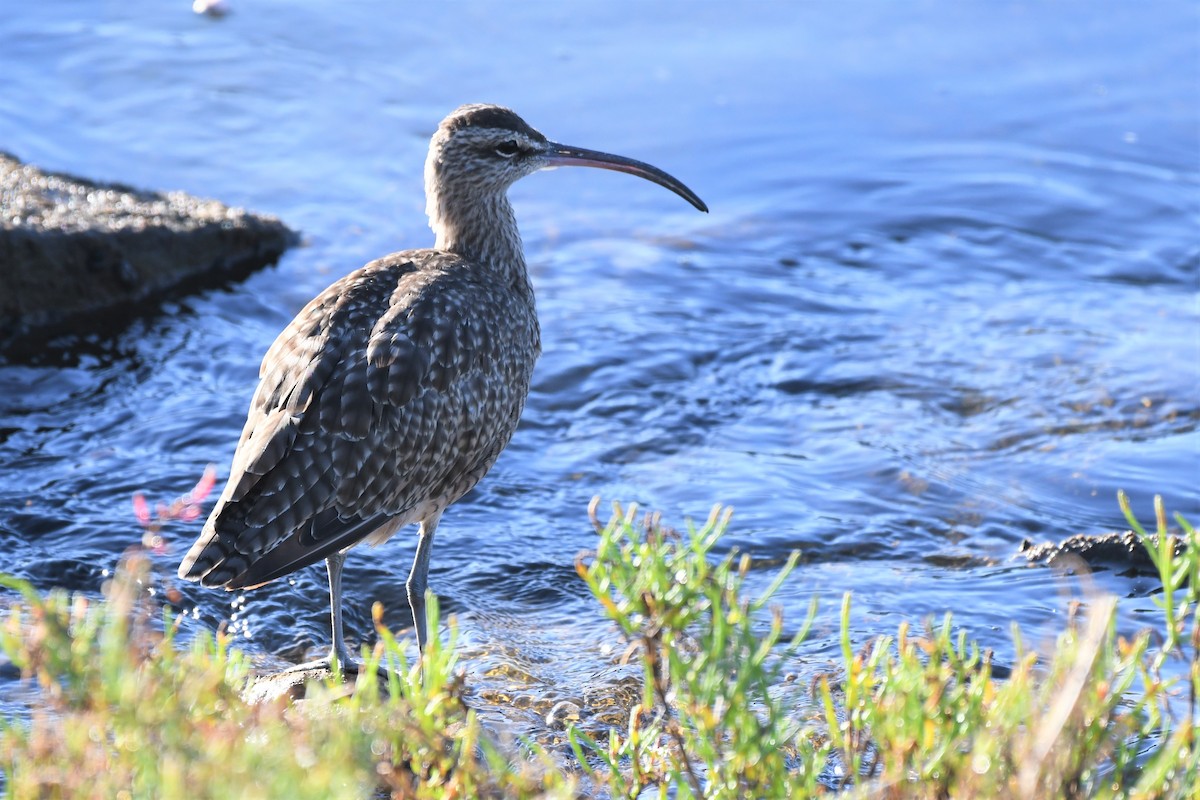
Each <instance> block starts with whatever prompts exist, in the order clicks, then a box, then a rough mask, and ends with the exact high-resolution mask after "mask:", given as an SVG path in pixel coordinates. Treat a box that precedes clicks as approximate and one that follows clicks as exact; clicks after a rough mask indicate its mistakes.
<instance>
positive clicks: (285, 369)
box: [179, 105, 708, 666]
mask: <svg viewBox="0 0 1200 800" xmlns="http://www.w3.org/2000/svg"><path fill="white" fill-rule="evenodd" d="M567 165H576V166H587V167H602V168H604V169H612V170H617V171H620V172H627V173H629V174H632V175H637V176H639V177H642V178H645V179H647V180H650V181H653V182H654V183H657V184H659V185H660V186H664V187H666V188H667V189H670V190H671V191H673V192H675V193H676V194H678V195H680V196H681V197H683V198H684V199H685V200H687V201H688V202H689V203H691V204H692V205H693V206H695V207H696V208H698V209H699V210H701V211H707V210H708V208H707V207H706V206H705V205H704V202H703V201H701V200H700V198H699V197H697V196H696V195H695V193H693V192H692V191H691V190H690V189H688V188H687V187H686V186H684V185H683V184H682V183H680V182H679V181H678V180H676V179H675V178H673V177H672V176H670V175H668V174H667V173H665V172H663V171H662V170H660V169H658V168H656V167H652V166H650V165H649V164H644V163H642V162H640V161H634V160H633V159H628V158H623V157H621V156H614V155H609V154H607V153H600V152H596V151H594V150H585V149H583V148H579V147H569V146H567V145H562V144H557V143H555V142H551V141H549V140H548V139H546V137H545V136H543V135H542V134H541V133H539V132H537V131H536V130H534V129H533V128H531V127H530V126H529V125H527V124H526V123H525V121H524V120H522V119H521V118H520V117H518V116H517V115H516V114H515V113H513V112H512V111H510V110H508V109H506V108H501V107H499V106H494V105H466V106H462V107H461V108H459V109H457V110H456V111H455V112H454V113H452V114H450V116H448V117H446V118H445V119H444V120H442V123H441V125H439V126H438V129H437V132H436V133H435V134H434V135H433V139H432V140H431V142H430V144H429V156H428V158H427V159H426V161H425V194H426V213H427V214H428V215H429V225H430V227H431V228H432V229H433V231H434V233H435V234H436V237H437V241H436V243H435V245H434V249H432V250H405V251H403V252H399V253H393V254H392V255H389V256H385V257H383V258H381V259H378V260H376V261H372V262H371V263H369V264H367V265H366V266H364V267H362V268H361V269H359V270H357V271H355V272H352V273H350V274H349V275H347V276H346V277H344V278H342V279H341V280H339V281H337V282H335V283H334V284H333V285H332V286H330V287H329V288H328V289H326V290H325V291H323V292H321V294H320V295H318V296H317V297H316V299H314V300H313V301H312V302H310V303H309V304H308V305H307V306H305V307H304V309H303V310H302V311H301V312H300V313H299V314H297V315H296V318H295V319H293V320H292V322H291V324H289V325H288V326H287V328H285V329H284V331H283V333H281V334H280V335H279V337H278V338H277V339H276V340H275V343H274V344H272V345H271V348H270V349H269V350H268V351H267V354H266V356H265V357H264V358H263V362H262V366H261V368H260V369H259V377H260V380H259V384H258V388H257V389H256V390H255V393H254V398H253V400H251V402H250V412H249V415H248V417H247V419H246V425H245V427H244V428H243V429H242V436H241V439H240V440H239V441H238V445H237V450H236V452H235V453H234V456H233V464H232V466H231V467H230V470H229V482H228V484H227V485H226V486H225V489H224V491H223V492H222V493H221V497H220V499H219V500H218V501H217V504H216V506H215V507H214V508H213V510H212V514H211V515H210V516H209V518H208V521H207V522H206V523H205V525H204V529H203V531H202V532H201V533H200V537H199V538H198V539H197V540H196V543H195V544H194V545H193V546H192V549H191V550H190V551H188V554H187V556H185V557H184V559H183V563H182V564H180V566H179V576H180V577H181V578H186V579H188V580H198V581H200V583H201V584H203V585H204V586H219V587H224V588H226V589H229V590H233V589H248V588H253V587H256V586H261V585H262V584H264V583H268V582H270V581H272V580H275V579H276V578H279V577H282V576H284V575H287V574H289V573H291V572H294V571H296V570H298V569H300V568H302V567H306V566H308V565H310V564H314V563H316V562H317V561H320V560H321V559H325V561H326V563H327V566H328V570H329V595H330V598H329V599H330V605H331V608H332V626H333V648H332V650H331V652H330V659H331V660H336V661H337V662H339V663H340V664H341V665H343V666H352V665H353V664H354V663H355V662H354V660H353V659H352V658H351V657H350V653H349V652H348V650H347V648H346V642H345V637H344V635H343V631H342V602H341V576H342V564H343V562H344V561H345V558H346V551H347V550H349V549H350V548H351V547H353V546H354V545H356V544H358V543H359V542H363V541H366V542H368V543H370V544H373V545H375V544H380V543H381V542H383V541H385V540H387V539H388V538H389V537H390V536H392V534H394V533H395V532H396V531H397V530H399V529H400V528H402V527H404V526H406V525H408V524H410V523H414V522H415V523H419V524H420V531H419V533H420V536H419V539H418V542H417V552H416V557H415V559H414V560H413V565H412V570H411V572H410V573H409V576H408V582H407V584H406V589H407V592H408V601H409V605H410V606H411V608H412V614H413V623H414V625H415V628H416V634H417V645H418V647H419V648H421V649H422V650H424V648H425V644H426V641H427V636H428V634H427V632H426V630H425V589H426V579H427V574H428V570H429V556H430V552H431V549H432V546H433V537H434V533H435V531H436V530H437V526H438V520H439V519H440V518H441V515H442V512H443V511H445V510H446V507H447V506H449V505H450V504H451V503H453V502H454V501H455V500H457V499H458V498H460V497H462V496H463V495H464V494H466V493H467V492H468V491H470V490H471V488H472V487H474V486H475V484H477V483H478V482H479V480H480V479H481V478H482V477H483V476H484V475H485V474H486V473H487V471H488V470H489V469H490V468H491V466H492V464H493V463H495V461H496V457H497V456H498V455H499V454H500V451H501V450H503V449H504V447H505V446H506V445H507V444H508V442H509V439H511V438H512V435H513V431H514V430H515V429H516V427H517V420H518V419H519V418H520V416H521V410H522V408H523V407H524V405H525V397H526V395H527V394H528V393H529V380H530V376H531V375H532V374H533V365H534V362H535V361H536V360H537V357H538V354H539V353H540V352H541V334H540V331H539V328H538V321H537V315H536V313H535V311H534V299H533V286H532V285H531V284H530V281H529V273H528V271H527V270H526V267H525V256H524V254H523V253H522V251H521V236H520V233H519V232H518V231H517V223H516V218H515V216H514V215H513V209H512V206H511V205H510V204H509V201H508V197H507V196H506V193H507V191H508V188H509V187H510V186H512V184H513V183H514V182H516V181H517V180H518V179H520V178H523V177H525V176H526V175H529V174H531V173H533V172H536V171H538V170H540V169H545V168H548V167H555V166H567ZM435 633H436V632H435Z"/></svg>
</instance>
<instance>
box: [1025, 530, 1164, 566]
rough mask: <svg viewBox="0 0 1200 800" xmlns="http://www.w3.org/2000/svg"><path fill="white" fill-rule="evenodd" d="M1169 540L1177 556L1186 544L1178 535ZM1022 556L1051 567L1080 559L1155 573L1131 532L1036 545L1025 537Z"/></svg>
mask: <svg viewBox="0 0 1200 800" xmlns="http://www.w3.org/2000/svg"><path fill="white" fill-rule="evenodd" d="M1168 539H1169V540H1170V545H1171V547H1172V548H1173V552H1174V554H1175V555H1176V556H1178V555H1179V554H1180V553H1182V552H1183V550H1184V548H1185V547H1186V546H1187V543H1186V542H1184V540H1183V538H1182V537H1180V536H1174V535H1168ZM1155 541H1157V537H1156V538H1155ZM1021 555H1023V556H1024V557H1025V558H1027V559H1029V560H1030V561H1031V562H1032V561H1040V562H1045V563H1047V564H1050V565H1052V566H1066V567H1068V568H1070V567H1072V566H1074V565H1077V564H1079V563H1080V562H1082V563H1084V564H1086V565H1087V566H1088V567H1089V568H1091V569H1095V568H1097V567H1101V568H1106V569H1112V570H1116V571H1118V572H1122V573H1129V574H1131V575H1150V576H1154V577H1157V576H1158V570H1157V569H1156V568H1155V566H1154V562H1153V561H1151V560H1150V554H1149V553H1147V552H1146V548H1145V547H1144V546H1143V545H1142V542H1141V540H1140V539H1139V538H1138V537H1137V535H1136V534H1135V533H1134V532H1133V531H1125V532H1124V533H1102V534H1079V535H1076V536H1071V537H1068V538H1066V539H1063V540H1062V541H1061V542H1058V543H1057V544H1055V543H1046V544H1038V545H1035V544H1033V542H1030V541H1029V540H1028V539H1026V540H1025V541H1024V542H1022V543H1021Z"/></svg>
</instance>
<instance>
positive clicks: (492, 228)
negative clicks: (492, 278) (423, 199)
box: [427, 193, 533, 297]
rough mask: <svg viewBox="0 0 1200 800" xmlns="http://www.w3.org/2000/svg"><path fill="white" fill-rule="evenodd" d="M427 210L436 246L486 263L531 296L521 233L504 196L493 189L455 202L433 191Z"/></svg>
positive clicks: (451, 198) (482, 263) (483, 263)
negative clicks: (489, 192) (484, 194)
mask: <svg viewBox="0 0 1200 800" xmlns="http://www.w3.org/2000/svg"><path fill="white" fill-rule="evenodd" d="M427 211H428V213H429V227H430V228H432V229H433V232H434V235H435V236H436V237H437V241H436V243H435V244H434V247H435V248H436V249H438V250H442V251H444V252H447V253H454V254H455V255H459V256H462V257H463V258H464V259H467V260H469V261H471V262H473V263H476V264H479V265H480V266H483V267H486V268H487V269H489V270H492V271H493V272H496V273H498V277H500V278H501V280H502V281H504V282H505V283H511V284H512V285H513V286H515V287H516V288H517V289H518V290H520V291H522V292H528V293H529V295H530V296H531V297H532V294H533V290H532V289H531V288H530V284H529V273H528V271H527V270H526V267H525V253H524V251H523V249H522V247H521V233H520V231H518V230H517V218H516V215H515V214H514V213H513V209H512V205H511V204H510V203H509V202H508V198H507V197H505V196H504V195H503V194H501V193H495V194H489V195H486V196H483V197H480V196H474V197H471V198H469V202H456V201H455V199H454V197H452V196H440V195H438V194H433V195H431V196H430V198H429V205H428V208H427Z"/></svg>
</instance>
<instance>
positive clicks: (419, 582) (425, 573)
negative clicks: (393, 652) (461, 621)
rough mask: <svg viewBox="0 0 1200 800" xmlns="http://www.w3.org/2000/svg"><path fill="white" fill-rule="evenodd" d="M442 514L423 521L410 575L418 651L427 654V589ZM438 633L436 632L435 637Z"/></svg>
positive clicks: (409, 595)
mask: <svg viewBox="0 0 1200 800" xmlns="http://www.w3.org/2000/svg"><path fill="white" fill-rule="evenodd" d="M441 516H442V515H441V513H440V512H439V513H437V514H433V515H431V516H429V517H426V518H425V519H423V520H421V530H420V537H419V538H418V540H417V555H416V557H415V558H414V559H413V565H412V572H410V573H408V582H407V583H406V584H405V588H406V589H407V590H408V607H409V608H411V609H412V615H413V625H414V626H415V628H416V631H417V649H418V650H419V651H421V652H422V653H424V652H425V644H426V642H428V641H429V633H428V631H426V630H425V588H426V587H427V586H428V585H429V584H428V577H429V556H430V554H431V553H432V552H433V534H434V532H435V531H436V530H437V525H438V520H439V519H441ZM436 634H437V631H434V635H436Z"/></svg>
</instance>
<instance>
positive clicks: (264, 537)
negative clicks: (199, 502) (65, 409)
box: [180, 251, 519, 588]
mask: <svg viewBox="0 0 1200 800" xmlns="http://www.w3.org/2000/svg"><path fill="white" fill-rule="evenodd" d="M418 265H419V266H418ZM454 266H455V263H454V258H453V257H451V256H446V255H443V254H435V253H431V252H429V251H418V253H416V254H414V253H399V254H395V255H393V256H389V257H388V258H386V259H381V260H379V261H376V262H372V263H371V264H369V265H367V266H366V267H364V268H363V269H362V270H359V271H358V272H355V273H352V274H351V275H349V276H347V277H346V278H343V279H342V280H340V281H338V282H337V283H335V284H333V285H332V286H330V287H329V289H327V290H326V291H325V292H323V293H322V294H321V295H320V296H318V297H317V298H316V299H315V300H313V301H312V302H311V303H309V304H308V306H306V307H305V309H304V310H303V311H301V312H300V314H298V315H297V316H296V318H295V319H294V320H293V321H292V323H291V324H290V325H288V327H287V328H286V329H285V330H284V332H283V333H282V334H280V336H279V338H278V339H276V341H275V343H274V344H273V345H272V346H271V348H270V350H269V351H268V352H267V355H266V357H265V358H264V359H263V364H262V369H261V372H260V376H261V380H260V383H259V385H258V389H257V390H256V392H255V395H254V399H253V401H252V402H251V409H250V414H249V417H248V419H247V422H246V426H245V428H244V430H243V431H242V437H241V440H240V441H239V443H238V447H237V451H236V453H235V455H234V459H233V465H232V467H231V470H230V476H229V482H228V485H227V486H226V488H225V491H224V492H223V493H222V496H221V498H220V500H219V501H218V504H217V506H216V508H214V509H213V512H212V514H211V516H210V517H209V520H208V522H207V524H206V525H205V529H204V531H203V532H202V533H201V536H200V539H199V540H198V541H197V542H196V544H195V545H194V546H193V548H192V550H191V552H189V553H188V555H187V557H186V558H185V559H184V562H183V564H182V565H181V566H180V576H181V577H185V578H190V579H199V580H201V581H202V583H204V584H205V585H219V586H227V587H229V588H239V587H243V586H253V585H258V584H261V583H265V582H266V581H269V580H272V579H274V578H276V577H279V576H280V575H283V574H286V573H288V572H291V571H294V570H296V569H299V568H301V567H303V566H307V565H308V564H311V563H315V562H317V561H319V560H321V559H323V558H325V557H327V556H328V555H330V554H331V553H334V552H336V551H338V550H342V549H344V548H346V547H349V546H351V545H353V544H355V543H356V542H358V541H360V540H362V539H363V538H364V537H366V536H368V535H369V534H371V533H373V532H375V531H377V530H379V529H380V528H382V527H385V526H387V525H389V524H391V523H400V522H402V521H408V520H405V519H404V517H405V516H406V515H408V514H410V513H411V512H412V511H413V510H414V509H415V508H417V507H419V506H420V505H421V504H422V503H426V502H428V501H429V499H430V497H437V496H438V495H437V492H439V491H442V490H444V488H445V486H446V483H447V481H449V480H451V479H452V478H453V476H454V475H455V474H456V473H462V472H464V471H468V472H469V471H470V470H471V469H472V468H473V467H474V466H475V462H476V461H478V460H479V459H480V458H481V457H484V456H486V451H487V450H489V449H491V443H489V442H488V441H486V439H487V435H486V431H481V430H479V428H480V427H483V428H486V427H489V426H486V425H474V424H473V422H476V421H478V422H480V423H483V421H484V420H482V419H480V420H473V419H471V418H470V416H471V415H472V414H482V415H483V416H484V417H486V416H487V415H488V413H489V408H490V407H491V406H492V405H496V404H495V403H491V402H490V401H489V400H488V397H487V392H488V386H489V385H492V384H495V383H496V381H493V380H492V375H491V374H490V372H489V370H492V371H494V370H496V369H499V368H500V367H498V366H497V365H502V363H503V361H504V356H503V353H502V352H500V351H502V350H503V349H504V347H505V345H506V344H507V343H505V342H502V341H497V340H496V339H495V338H494V337H489V336H487V335H486V334H485V333H484V331H483V329H482V327H481V326H479V325H478V324H474V323H473V321H472V317H473V316H474V315H475V314H474V313H473V312H475V311H479V312H482V313H485V314H486V313H493V312H495V311H496V310H495V309H492V310H491V311H490V312H489V310H488V309H482V308H476V309H473V308H472V306H476V305H481V304H482V305H486V304H487V303H488V302H489V297H491V296H492V295H493V294H494V293H492V292H488V291H486V288H485V287H482V286H481V285H480V284H478V283H476V282H474V281H473V280H472V279H471V278H470V276H469V275H467V274H466V271H464V270H455V269H454ZM500 382H501V383H502V382H503V381H500ZM492 391H493V393H494V392H495V389H494V388H493V390H492ZM501 391H502V392H504V391H506V390H501ZM499 400H500V401H501V402H500V404H499V405H503V404H504V402H510V403H511V399H510V398H503V397H502V398H499ZM518 412H519V408H518ZM464 415H465V416H464ZM451 421H452V422H451ZM490 427H494V426H490ZM505 443H507V438H505V439H504V442H503V443H501V444H500V445H499V446H500V447H503V444H505ZM497 451H498V449H497ZM494 455H495V454H494V453H492V454H491V458H493V459H494ZM488 466H490V461H489V462H488ZM484 469H485V470H486V466H485V467H484ZM451 499H456V498H451Z"/></svg>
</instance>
